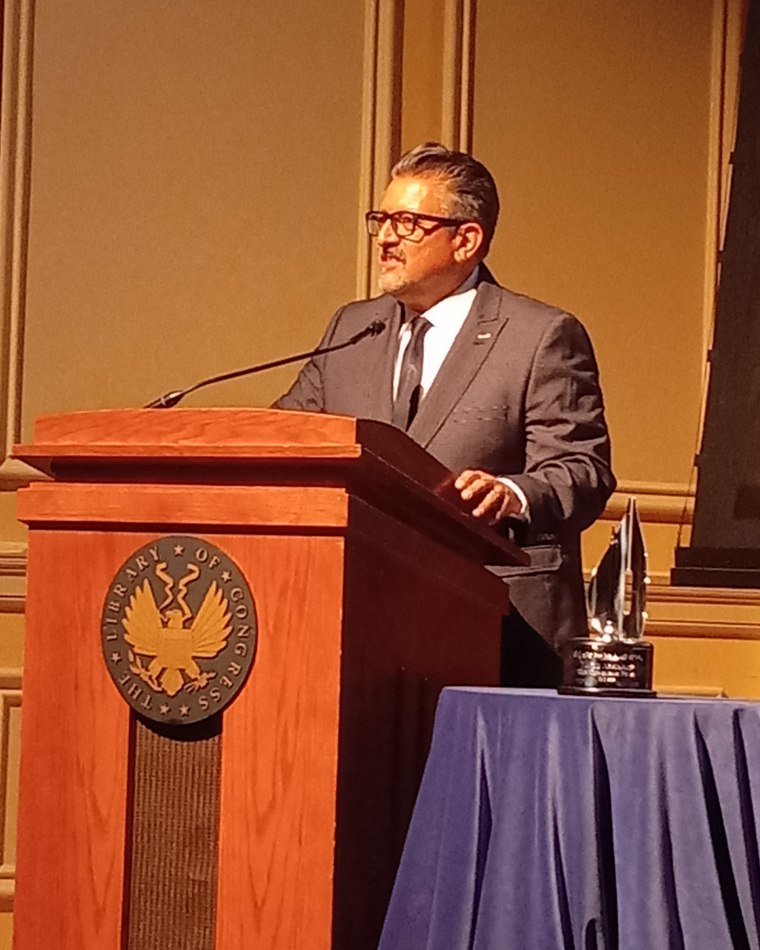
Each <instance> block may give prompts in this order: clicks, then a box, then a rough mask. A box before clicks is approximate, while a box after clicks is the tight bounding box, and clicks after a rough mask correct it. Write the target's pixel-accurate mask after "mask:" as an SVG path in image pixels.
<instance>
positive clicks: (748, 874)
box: [380, 688, 760, 950]
mask: <svg viewBox="0 0 760 950" xmlns="http://www.w3.org/2000/svg"><path fill="white" fill-rule="evenodd" d="M759 828H760V704H757V703H749V702H734V701H730V700H705V701H695V700H684V699H651V700H649V699H607V698H605V699H601V698H600V699H587V698H585V697H575V696H572V697H569V696H558V695H557V694H556V693H554V692H536V691H528V690H524V691H523V690H500V689H465V688H450V689H446V690H444V691H443V693H442V694H441V699H440V702H439V705H438V712H437V715H436V725H435V732H434V736H433V743H432V747H431V751H430V756H429V759H428V763H427V766H426V770H425V775H424V778H423V781H422V786H421V788H420V793H419V797H418V799H417V804H416V807H415V812H414V816H413V818H412V823H411V826H410V830H409V834H408V837H407V841H406V845H405V848H404V854H403V857H402V860H401V866H400V869H399V873H398V877H397V880H396V885H395V888H394V891H393V897H392V899H391V903H390V907H389V910H388V915H387V917H386V921H385V927H384V930H383V936H382V939H381V941H380V950H497V948H498V950H553V948H558V950H671V948H672V950H677V948H683V950H736V948H738V950H744V948H751V950H760V937H759V934H760V853H759V848H758V830H759Z"/></svg>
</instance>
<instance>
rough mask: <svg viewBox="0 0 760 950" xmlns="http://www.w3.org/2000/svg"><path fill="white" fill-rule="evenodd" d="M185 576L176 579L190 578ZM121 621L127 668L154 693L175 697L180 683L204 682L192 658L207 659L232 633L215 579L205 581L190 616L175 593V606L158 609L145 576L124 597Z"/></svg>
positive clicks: (197, 685) (197, 686)
mask: <svg viewBox="0 0 760 950" xmlns="http://www.w3.org/2000/svg"><path fill="white" fill-rule="evenodd" d="M189 566H190V567H195V565H192V564H191V565H189ZM196 570H197V569H196ZM157 573H158V572H157ZM191 575H192V572H190V575H188V576H187V577H185V578H183V579H182V581H184V582H185V583H187V582H189V581H190V580H191V579H194V578H192V577H191ZM196 576H197V574H196ZM180 586H182V582H180ZM122 625H123V627H124V632H125V639H126V641H127V643H128V644H129V646H130V647H131V650H130V652H129V662H130V669H131V670H132V672H133V673H134V674H135V675H136V676H139V677H140V679H142V680H144V681H145V682H146V683H147V684H148V685H149V686H151V687H152V688H153V689H154V690H156V691H157V692H164V693H167V695H169V696H176V695H177V693H178V692H179V691H180V690H181V689H182V687H183V686H186V687H187V688H188V689H190V690H193V689H202V688H204V687H205V686H206V685H207V684H208V681H209V678H210V675H211V674H209V673H204V672H203V671H202V670H201V668H200V667H199V666H198V663H197V662H196V660H198V659H204V658H205V659H211V658H213V657H215V656H216V655H217V654H218V653H220V652H221V651H222V650H223V649H224V646H225V644H226V643H227V638H228V637H229V635H230V633H231V632H232V617H231V615H230V610H229V604H228V602H227V598H226V597H225V596H224V594H223V593H222V591H221V590H220V588H219V586H218V585H217V583H216V581H212V582H211V584H209V587H208V590H207V591H206V594H205V596H204V598H203V601H202V603H201V606H200V608H199V610H198V613H197V614H196V615H195V616H193V615H192V612H191V611H190V608H189V607H188V606H187V603H186V602H185V601H184V598H183V597H182V596H181V595H179V596H178V597H177V606H173V607H165V608H164V609H163V610H161V609H160V608H159V606H158V604H157V603H156V599H155V597H154V596H153V590H152V588H151V585H150V582H149V581H148V580H145V581H143V583H142V584H140V585H139V586H138V587H137V589H136V590H135V592H134V593H133V594H132V596H131V597H130V599H129V602H128V603H127V606H126V609H125V611H124V619H123V620H122ZM143 657H145V658H146V659H145V660H143ZM147 658H149V662H148V659H147ZM146 663H147V665H146Z"/></svg>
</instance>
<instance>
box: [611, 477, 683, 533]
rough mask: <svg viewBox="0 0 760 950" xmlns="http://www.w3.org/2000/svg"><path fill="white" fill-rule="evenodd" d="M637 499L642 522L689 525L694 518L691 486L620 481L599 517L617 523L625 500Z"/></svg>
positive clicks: (624, 507)
mask: <svg viewBox="0 0 760 950" xmlns="http://www.w3.org/2000/svg"><path fill="white" fill-rule="evenodd" d="M632 495H633V496H634V497H635V498H636V501H637V504H638V509H639V516H640V517H641V520H642V521H644V522H654V523H663V524H673V525H681V524H683V525H690V524H691V523H692V519H693V517H694V486H693V485H679V484H674V483H671V482H634V481H623V482H620V484H619V485H618V487H617V490H616V491H615V493H614V494H613V496H612V498H610V500H609V501H608V502H607V507H606V508H605V509H604V512H603V513H602V516H601V517H602V520H603V521H619V520H620V519H621V518H622V516H623V515H624V514H625V510H626V507H627V505H628V499H629V498H630V497H631V496H632Z"/></svg>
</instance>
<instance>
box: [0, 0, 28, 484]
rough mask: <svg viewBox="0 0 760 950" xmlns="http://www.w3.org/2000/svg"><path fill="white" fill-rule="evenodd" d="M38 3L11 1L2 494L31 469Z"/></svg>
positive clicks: (2, 232) (5, 106)
mask: <svg viewBox="0 0 760 950" xmlns="http://www.w3.org/2000/svg"><path fill="white" fill-rule="evenodd" d="M33 47H34V0H6V3H5V9H4V24H3V71H2V122H1V123H0V136H1V138H0V253H1V254H2V255H3V261H2V269H1V273H2V286H1V289H0V293H1V294H2V315H1V316H0V319H1V320H2V344H3V345H2V357H1V359H2V367H1V371H0V379H1V380H2V383H1V385H2V391H1V392H0V399H1V400H2V403H1V405H0V427H1V431H0V437H1V439H2V444H1V445H0V452H2V459H1V460H0V461H1V464H0V490H12V489H15V488H16V487H18V485H19V484H23V483H24V482H25V481H27V480H28V477H27V473H30V472H31V469H27V467H26V466H23V465H21V463H17V462H14V461H13V460H11V459H9V455H10V452H11V449H12V446H13V443H14V442H16V441H18V439H19V437H20V433H21V397H22V381H23V345H24V320H25V307H26V266H27V248H28V242H29V193H30V175H31V130H32V64H33Z"/></svg>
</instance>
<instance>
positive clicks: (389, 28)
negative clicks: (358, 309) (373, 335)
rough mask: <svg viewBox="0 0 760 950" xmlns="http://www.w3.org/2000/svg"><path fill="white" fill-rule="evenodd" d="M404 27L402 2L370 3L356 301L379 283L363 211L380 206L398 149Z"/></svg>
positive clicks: (372, 0) (366, 24) (366, 30)
mask: <svg viewBox="0 0 760 950" xmlns="http://www.w3.org/2000/svg"><path fill="white" fill-rule="evenodd" d="M402 23H403V0H366V3H365V16H364V71H363V77H362V135H361V145H360V150H359V214H358V221H359V230H358V235H357V248H358V252H357V262H356V296H357V298H358V299H364V298H366V297H370V296H371V295H372V292H373V290H374V287H375V284H376V280H377V264H376V261H375V255H374V254H373V251H372V245H371V242H370V241H369V238H368V237H367V231H366V228H365V225H364V212H365V211H367V209H368V208H374V207H376V206H377V203H378V201H379V199H380V195H381V194H382V193H383V191H384V189H385V186H386V185H387V183H388V179H389V177H390V170H391V168H392V167H393V163H394V162H395V161H396V159H397V158H398V153H399V148H400V140H401V60H402V54H403V49H402V41H403V29H402Z"/></svg>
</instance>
